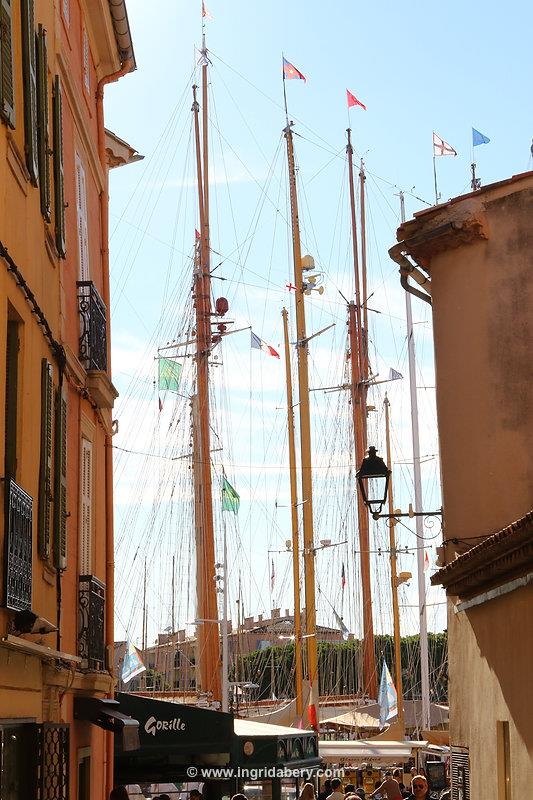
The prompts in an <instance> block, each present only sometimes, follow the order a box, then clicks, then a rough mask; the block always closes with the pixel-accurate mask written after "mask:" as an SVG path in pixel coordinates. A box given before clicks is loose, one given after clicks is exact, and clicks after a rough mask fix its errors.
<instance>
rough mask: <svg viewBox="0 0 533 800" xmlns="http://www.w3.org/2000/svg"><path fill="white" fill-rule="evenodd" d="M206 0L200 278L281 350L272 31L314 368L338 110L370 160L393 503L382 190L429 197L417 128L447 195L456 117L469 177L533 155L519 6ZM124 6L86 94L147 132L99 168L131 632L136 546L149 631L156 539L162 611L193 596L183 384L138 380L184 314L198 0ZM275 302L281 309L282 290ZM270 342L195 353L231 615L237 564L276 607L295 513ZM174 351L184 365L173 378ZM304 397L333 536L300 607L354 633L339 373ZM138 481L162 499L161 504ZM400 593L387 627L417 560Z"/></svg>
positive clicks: (427, 496)
mask: <svg viewBox="0 0 533 800" xmlns="http://www.w3.org/2000/svg"><path fill="white" fill-rule="evenodd" d="M207 6H208V8H209V11H210V12H211V14H212V16H213V20H212V21H211V22H209V23H208V25H207V26H206V31H207V47H208V50H209V52H210V61H211V67H210V93H209V94H210V96H209V102H210V114H211V122H212V127H211V130H210V146H211V160H210V176H211V184H212V190H211V191H212V194H211V216H212V230H211V233H212V238H211V246H212V249H213V254H212V264H213V262H215V263H216V264H217V270H218V276H219V277H221V278H224V279H225V282H224V283H223V282H222V281H218V283H217V281H213V284H214V285H213V290H214V291H215V292H218V293H224V294H225V295H226V296H227V297H228V299H229V301H230V317H231V319H232V320H234V325H233V327H234V328H235V329H237V328H246V329H248V328H249V327H250V326H251V328H252V329H253V331H254V332H255V333H256V334H257V335H259V336H260V337H261V338H263V339H264V340H265V341H267V342H268V343H269V344H271V345H272V346H273V347H275V348H276V349H277V350H278V351H279V352H281V349H282V327H281V317H280V312H281V308H282V307H283V305H285V306H287V307H288V308H289V309H290V308H291V305H292V303H293V298H292V296H291V295H290V293H289V292H288V291H287V290H286V288H285V285H286V283H287V282H289V281H290V279H291V277H292V266H291V251H290V246H289V244H290V239H289V234H288V226H287V220H288V207H287V182H286V166H285V150H284V140H283V137H282V129H283V127H284V125H285V119H284V111H283V87H282V81H281V57H282V53H284V55H285V57H286V58H287V59H288V60H289V61H291V62H292V63H293V64H294V65H295V66H296V67H297V68H298V69H299V70H300V71H301V72H302V73H303V74H304V75H305V76H306V78H307V80H306V82H305V83H304V82H303V81H290V82H288V83H287V86H286V89H287V98H288V109H289V118H290V119H291V120H293V121H294V128H293V129H294V132H295V148H296V153H297V163H298V180H299V189H300V211H301V217H302V242H303V252H304V253H305V252H310V253H311V254H312V255H313V257H314V259H315V263H316V265H317V272H318V273H319V274H320V280H321V281H322V283H323V285H324V288H325V291H324V294H323V295H322V296H318V295H315V296H312V297H310V298H309V300H308V301H307V315H308V330H309V331H313V332H315V331H317V330H320V329H321V328H322V327H325V326H326V325H330V324H332V325H334V327H333V328H332V329H331V330H330V331H328V332H327V333H325V334H324V335H323V336H320V337H317V339H315V340H314V344H313V346H312V347H311V367H310V376H311V385H312V387H313V388H320V387H324V386H337V385H339V384H340V383H342V382H343V375H345V365H346V360H345V338H346V326H345V321H346V304H345V301H344V299H343V298H344V297H349V298H351V297H353V278H352V274H353V268H352V266H351V264H350V259H349V255H350V240H349V230H348V205H347V194H346V161H345V156H344V148H345V144H346V139H345V129H346V128H347V127H348V125H350V126H351V128H352V131H353V133H352V136H353V143H354V148H355V151H356V155H357V158H358V159H359V158H360V157H361V156H362V157H364V161H365V166H366V170H367V180H366V188H367V223H368V224H367V233H368V250H369V265H368V271H369V293H370V297H369V300H368V306H369V309H371V311H369V318H370V337H371V358H372V367H373V371H374V373H379V379H383V378H384V377H386V376H387V375H388V370H389V368H390V367H393V368H394V369H396V370H398V371H400V372H401V373H402V374H403V375H404V376H405V380H403V381H398V382H396V383H395V384H390V385H387V386H386V387H384V386H380V388H379V391H377V393H376V395H375V398H374V401H375V404H376V411H375V412H374V413H373V415H371V419H370V421H369V429H370V433H369V440H370V437H373V439H374V441H376V442H377V444H378V446H379V447H380V448H381V452H382V453H383V447H384V427H383V406H382V402H383V391H382V390H383V389H384V388H387V389H388V392H389V397H390V400H391V414H392V420H393V461H394V465H395V470H396V471H395V475H396V476H397V477H396V478H395V492H396V493H397V497H396V501H397V502H395V505H397V506H401V507H402V508H404V509H406V507H407V504H408V503H409V502H410V501H412V500H413V491H412V478H411V473H410V467H409V460H410V459H411V450H410V416H409V395H408V385H407V383H408V382H407V374H408V373H407V361H406V340H405V298H404V294H403V290H401V288H400V286H399V280H398V275H397V267H396V266H395V265H394V264H393V263H392V262H391V261H390V259H389V257H388V253H387V251H388V249H389V247H390V246H391V245H392V244H393V243H394V241H395V236H396V228H397V226H398V224H399V201H398V196H397V195H398V192H399V189H400V188H401V189H403V190H404V191H405V192H406V207H407V218H410V217H411V216H412V214H413V213H414V212H416V211H417V210H420V209H421V208H423V207H427V206H428V205H430V204H432V203H433V202H434V200H435V193H434V178H433V159H432V132H433V131H436V132H438V134H439V135H440V136H442V137H443V138H444V139H445V140H446V141H447V142H449V143H450V144H451V145H452V146H453V147H454V148H455V149H456V150H457V152H458V155H457V157H445V158H440V159H437V164H436V168H437V176H438V188H439V191H440V194H441V198H442V200H446V199H448V198H450V197H453V196H456V195H459V194H463V193H465V192H466V191H468V190H469V185H470V164H471V161H472V149H471V128H472V126H474V127H475V128H476V129H477V130H479V131H481V132H482V133H483V134H485V135H486V136H488V137H489V138H490V143H489V144H487V145H483V146H479V147H477V148H476V149H475V156H476V161H477V174H478V176H479V177H480V178H481V180H482V182H483V184H486V183H490V182H493V181H497V180H501V179H504V178H506V177H509V176H510V175H513V174H516V173H519V172H522V171H525V170H526V169H530V168H531V157H530V143H531V137H532V135H533V119H532V116H533V113H532V107H531V103H530V101H529V98H530V73H531V69H530V67H531V63H530V62H531V59H530V56H529V52H530V41H529V40H530V31H531V24H532V22H533V19H532V17H533V10H532V8H531V6H530V5H528V4H526V3H525V2H524V3H522V2H509V3H507V4H504V5H503V4H496V3H493V2H489V3H485V4H483V5H482V6H481V5H478V4H464V3H462V2H461V3H460V2H458V1H457V0H451V2H448V3H446V4H445V5H432V4H428V3H422V2H413V1H412V0H411V1H410V2H407V3H403V4H399V3H395V2H378V3H366V4H362V3H354V2H343V1H340V0H337V1H336V2H331V3H328V4H325V3H323V2H316V1H315V0H307V1H306V2H303V0H293V2H291V3H282V2H279V1H278V0H271V2H264V3H258V2H255V1H254V0H248V1H247V2H246V3H244V2H235V1H234V2H227V3H222V2H221V0H211V2H209V3H207ZM128 13H129V21H130V27H131V30H132V36H133V42H134V48H135V54H136V60H137V71H136V72H135V73H134V74H132V75H129V76H127V77H125V78H123V79H122V80H121V81H120V82H119V83H117V84H115V85H111V86H109V87H107V88H106V99H105V103H106V125H107V127H109V128H110V129H111V130H113V131H114V132H115V133H116V134H117V135H119V136H120V137H122V138H124V139H126V140H127V141H128V142H129V143H130V144H131V145H132V146H133V147H135V148H136V149H137V150H138V151H139V152H140V153H141V154H143V155H144V156H145V158H144V160H143V161H141V162H139V163H137V164H135V165H131V166H128V167H126V168H122V169H119V170H115V171H114V172H113V173H112V174H111V210H110V214H111V218H110V231H111V293H112V340H113V379H114V383H115V384H116V386H117V388H118V389H119V391H120V393H121V397H120V398H119V400H118V401H117V404H116V406H115V413H116V415H117V418H118V420H119V434H118V435H117V437H116V438H115V446H116V448H117V451H116V453H115V464H116V482H115V503H116V512H115V515H116V541H117V553H116V562H117V598H118V601H119V606H118V608H117V636H126V635H127V636H129V637H131V638H133V639H135V640H136V641H137V642H138V643H139V636H140V630H141V625H142V612H141V610H140V608H141V606H142V583H143V564H144V562H145V560H146V562H147V564H148V567H147V573H148V596H149V601H150V604H151V610H150V612H149V619H148V640H149V641H152V640H153V639H155V636H156V635H157V632H158V631H161V630H164V628H165V627H167V626H169V625H170V622H171V618H172V610H171V609H172V602H171V599H170V586H171V576H170V572H169V564H171V563H172V556H175V559H176V561H181V562H186V567H185V566H182V567H181V572H179V578H178V579H177V580H176V588H175V593H174V604H173V605H174V613H173V616H174V620H175V622H176V623H177V624H179V626H180V627H183V626H185V625H186V624H188V623H189V622H190V621H191V620H192V619H194V608H193V607H194V586H193V585H191V580H190V575H188V572H187V571H188V565H189V564H190V563H191V549H190V547H191V542H190V533H187V534H186V533H185V532H184V531H185V528H186V527H187V526H188V525H189V523H190V494H188V492H187V490H186V489H185V486H186V479H185V477H184V473H183V470H182V472H181V473H179V475H178V473H176V476H175V477H176V480H177V481H178V483H179V485H180V487H181V494H180V495H179V497H178V496H177V493H176V494H174V495H173V494H172V488H171V486H172V485H173V484H172V479H171V473H170V471H169V470H170V467H169V464H168V458H169V456H168V453H169V452H172V453H173V454H174V457H175V456H176V454H177V453H178V449H179V447H182V446H183V447H185V444H186V440H187V437H188V434H183V433H181V434H178V433H177V430H178V428H177V417H178V416H180V414H181V413H182V412H181V411H180V410H179V409H180V408H182V407H183V408H185V407H186V402H187V401H183V403H182V406H179V402H180V401H179V399H177V398H171V397H167V396H165V397H163V401H164V410H163V412H159V410H158V399H157V396H156V394H157V393H156V392H154V390H153V388H152V382H153V379H154V376H155V364H156V362H155V357H156V356H157V348H158V347H161V346H163V345H165V344H166V342H168V341H172V340H175V337H176V335H177V334H178V331H180V330H182V326H183V320H184V313H185V312H184V310H183V309H184V307H185V301H186V299H187V297H188V290H189V286H190V269H191V264H190V257H191V253H192V247H193V243H194V228H195V227H197V226H198V223H197V212H196V194H195V170H194V161H193V153H192V151H191V147H190V134H191V113H190V107H191V103H192V91H191V85H192V82H193V75H194V70H195V65H196V62H197V59H198V54H197V51H196V50H195V48H196V47H199V46H200V42H201V4H200V2H198V1H197V0H194V2H187V3H185V2H176V1H174V2H170V1H163V0H159V1H158V2H154V3H150V4H147V3H145V2H143V0H128ZM195 80H199V76H197V77H196V78H195ZM347 88H348V89H350V91H351V92H353V93H354V94H355V95H356V96H357V97H358V98H359V100H360V101H361V102H363V103H364V104H365V105H366V107H367V110H366V111H363V110H362V109H361V108H355V109H352V110H351V111H350V112H349V114H348V110H347V108H346V89H347ZM219 265H220V266H219ZM180 304H182V305H180ZM163 308H164V309H165V310H164V313H163V311H162V309H163ZM413 313H414V319H415V332H416V337H415V338H416V348H417V365H418V373H417V383H418V385H419V405H420V428H421V453H422V455H423V456H424V458H423V493H424V506H425V509H424V510H429V509H436V508H438V507H439V504H440V493H439V486H438V484H439V465H438V441H437V427H436V414H435V403H434V391H433V387H434V385H435V379H434V371H433V345H432V339H431V316H430V310H429V307H428V306H426V304H422V303H420V302H419V301H417V300H416V299H414V300H413ZM290 316H291V322H292V317H293V313H292V310H291V311H290ZM281 355H282V358H281V359H280V361H279V362H278V361H277V360H275V359H272V360H268V357H267V356H265V355H264V354H263V353H260V352H258V351H251V349H250V345H249V330H246V331H244V332H243V333H241V334H238V333H236V334H235V335H232V336H231V337H228V338H227V339H226V340H225V342H224V346H223V348H221V350H220V356H219V358H220V363H221V364H222V365H223V366H221V367H216V368H214V369H213V373H214V392H215V394H216V395H217V398H218V401H217V414H216V419H214V425H215V424H216V427H217V429H218V430H220V432H221V433H220V439H218V440H217V441H218V442H219V444H220V448H221V449H220V452H219V453H217V454H216V455H214V462H216V463H215V473H216V475H217V476H220V472H221V469H222V468H224V469H225V470H226V474H227V475H228V477H229V479H230V480H231V482H232V483H233V485H235V487H236V489H237V490H238V492H239V494H240V495H241V509H240V511H239V515H238V519H228V520H226V522H224V518H223V516H222V515H221V513H220V512H217V525H218V527H217V555H218V557H220V549H221V541H222V540H221V536H222V528H223V527H224V524H226V526H227V533H228V548H229V552H230V570H229V580H230V587H231V588H230V612H231V613H232V615H233V616H235V609H236V605H235V602H236V597H237V594H238V588H237V587H238V585H239V582H240V584H241V587H242V597H243V603H244V608H245V610H246V614H247V615H251V614H256V615H257V614H258V613H264V614H266V615H268V613H269V610H270V608H272V607H273V606H277V605H279V606H281V607H282V608H283V609H284V608H292V589H291V586H290V580H289V573H290V558H289V557H288V555H287V554H285V553H283V552H282V551H283V550H284V549H286V548H285V540H286V539H288V538H290V519H289V514H288V509H287V507H286V506H287V503H288V497H289V494H288V492H289V490H288V473H287V469H286V463H287V450H286V433H285V427H286V423H285V414H286V400H285V395H284V392H285V379H284V362H283V353H281ZM184 363H185V360H184ZM189 373H190V370H189V369H188V366H187V369H184V379H183V380H184V385H183V389H184V393H185V394H186V393H187V392H186V391H185V390H186V389H187V387H188V386H189V384H188V383H187V380H189V377H190V375H189ZM182 400H183V398H182ZM174 401H175V402H174ZM176 409H178V410H176ZM312 413H313V446H314V460H315V459H316V468H317V469H316V473H315V482H316V484H315V486H316V500H315V515H316V532H315V538H316V541H317V542H319V541H320V540H325V539H330V540H332V541H333V542H344V541H345V540H347V543H346V544H339V545H338V547H333V548H328V549H325V550H323V551H321V552H319V553H317V558H316V562H317V577H318V584H319V587H320V591H319V595H318V604H319V611H318V617H319V622H320V621H321V622H323V623H326V624H334V622H333V620H334V616H333V615H334V611H337V612H340V613H342V615H343V616H344V619H345V621H346V622H347V624H348V626H349V627H350V630H352V631H354V632H355V633H356V634H359V633H360V613H359V610H358V609H359V590H358V586H357V583H358V553H357V543H356V533H355V521H354V487H353V481H352V484H351V485H350V484H349V480H348V477H347V476H349V475H352V473H349V470H348V467H349V466H350V463H351V462H350V454H349V445H348V441H349V407H348V404H347V402H346V398H345V397H344V396H343V393H342V392H333V393H330V394H327V393H324V392H321V391H317V392H316V393H313V395H312ZM175 423H176V424H175ZM174 435H175V438H174V439H173V441H172V442H171V441H170V437H174ZM179 436H182V437H183V438H181V439H179V438H178V437H179ZM178 442H179V444H178ZM172 447H173V448H174V449H173V450H169V448H172ZM119 448H122V449H119ZM176 448H178V449H176ZM124 450H129V451H133V452H130V453H125V452H124ZM140 453H145V454H146V453H148V454H149V455H148V456H142V455H139V454H140ZM156 456H157V457H156ZM165 459H167V460H165ZM174 466H175V465H174ZM351 466H352V467H353V463H352V464H351ZM172 468H174V467H172ZM176 469H181V467H180V465H178V467H176ZM183 469H185V470H186V466H185V467H183ZM352 477H353V475H352ZM163 484H165V485H164V486H163ZM339 498H340V499H339ZM156 501H159V502H160V503H161V507H162V516H161V520H160V521H157V513H156V511H154V507H155V506H156V505H157V502H156ZM173 504H174V505H173ZM172 509H174V510H172ZM427 522H428V525H433V523H435V524H434V525H433V527H431V528H430V527H428V528H427V535H428V541H427V542H426V546H427V551H428V555H429V558H430V564H431V568H430V571H429V573H430V572H431V571H433V569H435V565H434V561H435V548H436V545H437V544H438V541H439V537H440V533H439V523H438V522H435V520H433V519H431V520H427ZM169 524H170V527H169ZM412 530H413V526H412V525H411V526H409V525H407V526H404V525H401V526H399V527H398V528H397V536H398V542H399V546H402V547H407V548H408V549H409V551H410V552H408V553H406V554H405V556H403V557H401V559H400V569H401V570H404V571H411V572H413V574H414V573H415V571H416V556H415V549H414V548H415V547H416V546H417V539H416V537H415V535H414V533H413V532H412ZM187 537H189V538H187ZM387 542H388V531H387V530H386V529H385V528H384V526H383V524H380V525H379V526H375V529H373V531H372V544H371V548H372V551H371V557H372V570H373V590H374V597H375V624H376V629H377V630H378V631H385V632H389V631H390V629H391V622H390V596H389V588H388V558H387ZM277 551H280V552H277ZM343 563H346V566H347V568H348V580H347V588H346V589H345V592H344V593H342V592H341V589H340V577H339V576H340V571H341V566H342V564H343ZM272 567H274V572H275V580H274V582H273V584H272ZM178 569H179V568H178V567H176V570H178ZM427 577H429V575H428V576H427ZM193 583H194V581H192V584H193ZM400 602H401V604H402V630H403V631H404V632H406V633H412V632H414V631H415V630H416V628H417V610H416V607H415V606H416V602H417V595H416V579H415V580H413V581H411V582H410V584H409V586H407V587H404V588H402V590H401V596H400ZM428 603H429V604H430V605H429V607H428V622H429V626H430V629H432V630H442V629H443V628H444V627H445V624H446V622H445V606H444V596H443V594H442V592H441V591H440V590H438V589H429V588H428ZM189 630H191V629H190V628H189Z"/></svg>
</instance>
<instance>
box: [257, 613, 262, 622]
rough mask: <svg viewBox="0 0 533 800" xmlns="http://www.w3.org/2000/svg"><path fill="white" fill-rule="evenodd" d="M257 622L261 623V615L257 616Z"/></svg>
mask: <svg viewBox="0 0 533 800" xmlns="http://www.w3.org/2000/svg"><path fill="white" fill-rule="evenodd" d="M257 621H258V622H259V623H261V622H263V615H262V614H259V615H258V617H257Z"/></svg>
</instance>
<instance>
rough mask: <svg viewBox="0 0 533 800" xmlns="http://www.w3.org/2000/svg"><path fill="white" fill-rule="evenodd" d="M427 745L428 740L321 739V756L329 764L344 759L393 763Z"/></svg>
mask: <svg viewBox="0 0 533 800" xmlns="http://www.w3.org/2000/svg"><path fill="white" fill-rule="evenodd" d="M425 747H427V742H426V741H423V742H411V741H403V742H402V741H398V742H396V741H385V740H380V741H376V742H373V741H372V739H358V740H355V741H349V742H346V741H320V742H319V744H318V751H319V753H320V758H321V759H322V761H325V762H327V763H329V764H335V763H338V762H340V761H342V762H343V763H344V764H351V765H357V764H364V763H368V762H370V763H372V764H393V763H395V762H397V761H408V760H409V759H410V758H411V757H412V756H413V753H415V752H416V751H417V750H421V749H423V748H425Z"/></svg>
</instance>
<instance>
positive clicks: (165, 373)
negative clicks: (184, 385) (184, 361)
mask: <svg viewBox="0 0 533 800" xmlns="http://www.w3.org/2000/svg"><path fill="white" fill-rule="evenodd" d="M180 376H181V364H180V363H179V362H178V361H174V359H172V358H160V359H159V388H160V389H168V391H170V392H177V391H178V387H179V385H180Z"/></svg>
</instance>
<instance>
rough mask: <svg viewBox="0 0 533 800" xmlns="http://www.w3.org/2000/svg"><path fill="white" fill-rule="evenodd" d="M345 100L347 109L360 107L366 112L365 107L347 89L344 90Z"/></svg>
mask: <svg viewBox="0 0 533 800" xmlns="http://www.w3.org/2000/svg"><path fill="white" fill-rule="evenodd" d="M346 99H347V101H348V108H352V107H353V106H361V108H364V110H365V111H366V106H365V105H363V103H362V102H361V101H360V100H358V99H357V97H356V96H355V95H354V94H352V93H351V92H350V90H349V89H346Z"/></svg>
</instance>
